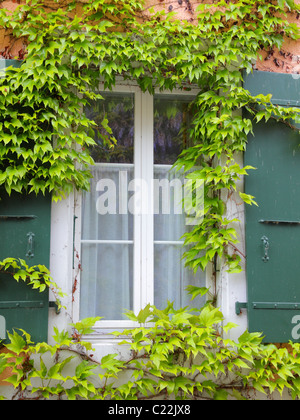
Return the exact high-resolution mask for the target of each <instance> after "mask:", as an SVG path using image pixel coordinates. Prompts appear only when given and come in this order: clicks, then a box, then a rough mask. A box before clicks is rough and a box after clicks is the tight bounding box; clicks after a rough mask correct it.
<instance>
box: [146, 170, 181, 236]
mask: <svg viewBox="0 0 300 420" xmlns="http://www.w3.org/2000/svg"><path fill="white" fill-rule="evenodd" d="M154 180H155V181H154V240H155V241H179V240H180V238H181V237H182V235H183V234H184V232H185V231H186V229H185V215H184V209H183V203H182V200H183V193H184V190H183V177H182V176H181V174H180V173H179V172H176V171H175V170H174V169H172V168H171V166H169V165H155V166H154Z"/></svg>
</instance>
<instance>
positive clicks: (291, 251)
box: [236, 71, 300, 342]
mask: <svg viewBox="0 0 300 420" xmlns="http://www.w3.org/2000/svg"><path fill="white" fill-rule="evenodd" d="M245 87H246V88H247V89H248V90H249V91H250V92H251V93H252V94H254V95H257V94H259V93H263V94H268V93H271V94H272V95H273V96H272V101H273V103H274V104H279V105H284V106H300V78H298V77H297V75H290V74H278V73H268V72H257V71H256V72H254V74H252V75H250V76H248V77H247V78H246V80H245ZM299 145H300V135H299V134H298V132H297V131H296V130H292V129H291V128H289V127H288V126H287V125H285V124H283V123H279V122H277V121H275V120H273V119H270V120H269V121H268V122H267V123H265V122H260V123H258V124H255V127H254V136H249V138H248V145H247V149H246V152H245V156H244V158H245V164H246V165H252V166H254V167H255V168H257V169H256V170H254V171H251V172H250V174H249V176H247V177H246V180H245V190H246V192H247V193H248V194H251V195H254V196H255V197H256V201H257V203H258V207H256V206H248V205H247V206H246V256H247V260H246V274H247V295H248V297H247V299H248V301H247V304H243V303H240V302H237V303H236V309H237V313H239V311H240V309H241V307H247V310H248V324H249V325H248V327H249V331H251V332H255V331H261V332H263V334H264V336H265V338H264V341H265V342H288V341H289V340H292V341H295V342H299V341H300V147H299Z"/></svg>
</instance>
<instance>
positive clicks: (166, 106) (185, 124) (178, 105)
mask: <svg viewBox="0 0 300 420" xmlns="http://www.w3.org/2000/svg"><path fill="white" fill-rule="evenodd" d="M192 99H194V97H192V96H185V95H184V96H183V95H155V97H154V163H155V164H160V163H162V164H169V165H173V163H175V162H176V159H177V157H178V156H179V154H180V153H181V152H182V150H183V149H184V148H186V147H187V146H188V145H189V143H190V140H189V136H188V128H189V125H190V122H191V117H192V109H191V107H190V104H191V101H192Z"/></svg>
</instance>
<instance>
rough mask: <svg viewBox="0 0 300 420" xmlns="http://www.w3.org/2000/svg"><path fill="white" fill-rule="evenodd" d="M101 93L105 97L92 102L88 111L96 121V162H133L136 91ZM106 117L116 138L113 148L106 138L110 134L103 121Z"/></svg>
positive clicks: (93, 150)
mask: <svg viewBox="0 0 300 420" xmlns="http://www.w3.org/2000/svg"><path fill="white" fill-rule="evenodd" d="M101 95H102V96H103V98H104V100H99V101H94V102H92V103H91V104H90V106H88V107H86V110H85V111H86V114H87V116H88V117H89V118H91V119H92V120H93V121H95V122H96V124H97V127H96V128H95V130H94V132H95V133H94V140H95V141H96V143H97V145H96V146H94V147H92V149H91V155H92V157H93V159H94V161H95V162H114V163H133V142H134V94H133V93H113V92H109V93H103V92H101ZM104 118H106V119H107V120H108V125H109V127H110V128H111V130H112V136H114V137H115V139H116V140H117V144H115V146H114V147H113V148H111V147H109V145H108V144H107V142H105V141H104V139H103V136H108V137H110V136H111V135H110V134H109V133H108V132H107V130H106V129H105V128H104V127H103V126H102V124H101V123H102V121H103V119H104Z"/></svg>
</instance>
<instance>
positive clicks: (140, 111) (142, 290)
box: [72, 84, 199, 338]
mask: <svg viewBox="0 0 300 420" xmlns="http://www.w3.org/2000/svg"><path fill="white" fill-rule="evenodd" d="M99 90H100V91H103V90H104V89H103V86H101V85H100V87H99ZM111 91H112V92H118V93H134V104H135V106H134V128H135V129H134V133H135V134H134V177H135V179H144V180H146V182H147V185H148V186H151V185H152V182H151V181H152V179H153V171H154V148H153V140H154V139H153V117H154V115H153V101H154V96H153V95H151V94H150V93H148V92H146V93H143V92H142V91H141V89H140V88H139V87H138V86H135V85H130V84H126V85H124V84H120V85H116V86H115V87H113V89H112V90H111ZM198 92H199V90H198V89H191V90H187V91H182V90H173V91H172V92H170V91H164V92H159V91H157V92H156V93H163V94H164V95H165V94H168V95H170V96H171V95H172V94H176V95H182V96H196V94H197V93H198ZM96 165H97V164H96ZM147 192H148V196H147V197H145V196H143V194H146V193H145V192H142V193H141V194H142V195H139V197H140V198H141V200H147V202H148V206H149V209H152V210H153V208H154V197H153V191H151V188H148V189H147ZM81 202H82V194H81V192H80V191H79V192H76V195H75V215H74V217H75V220H76V221H75V227H76V228H75V229H74V268H73V284H74V282H76V291H74V292H73V296H72V301H73V308H72V318H73V320H74V322H77V321H79V319H80V317H79V312H80V267H78V265H79V264H80V261H81V222H82V220H81ZM173 242H174V241H172V243H173ZM133 243H134V246H133V249H134V265H133V267H134V268H133V276H134V278H133V288H134V291H133V311H134V313H135V314H137V313H138V312H139V311H140V310H141V309H142V308H144V307H145V306H146V305H147V304H148V303H150V304H151V305H152V304H154V264H153V262H154V218H153V211H149V212H148V213H147V214H139V213H138V214H135V215H134V238H133ZM170 243H171V241H170ZM176 243H180V241H176ZM182 243H183V241H182ZM77 256H79V259H78V257H77ZM74 289H75V287H74ZM99 316H101V314H100V315H99ZM136 326H137V323H136V322H133V321H130V320H100V321H98V322H97V323H96V324H95V334H92V335H93V336H94V337H95V336H96V337H97V336H99V334H101V335H102V337H103V338H106V336H105V332H107V333H109V332H110V331H115V330H120V329H123V328H132V327H136Z"/></svg>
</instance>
